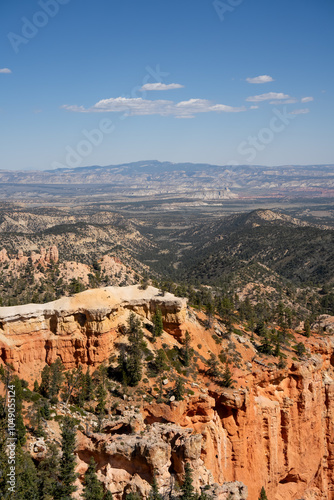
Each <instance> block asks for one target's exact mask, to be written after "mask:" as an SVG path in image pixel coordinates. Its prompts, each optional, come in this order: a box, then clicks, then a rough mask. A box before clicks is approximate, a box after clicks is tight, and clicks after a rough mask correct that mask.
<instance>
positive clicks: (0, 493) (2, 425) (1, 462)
mask: <svg viewBox="0 0 334 500" xmlns="http://www.w3.org/2000/svg"><path fill="white" fill-rule="evenodd" d="M6 430H7V418H5V413H4V408H3V407H2V405H1V415H0V498H6V496H5V495H6V493H8V484H7V477H8V476H7V474H8V472H9V464H8V456H7V454H6V446H7V434H6Z"/></svg>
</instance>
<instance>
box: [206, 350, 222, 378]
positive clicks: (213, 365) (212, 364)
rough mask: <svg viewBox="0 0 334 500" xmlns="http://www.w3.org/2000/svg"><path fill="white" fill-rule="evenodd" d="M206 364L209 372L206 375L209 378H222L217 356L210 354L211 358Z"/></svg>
mask: <svg viewBox="0 0 334 500" xmlns="http://www.w3.org/2000/svg"><path fill="white" fill-rule="evenodd" d="M206 364H207V366H208V370H207V371H206V373H207V374H208V375H209V377H220V376H221V372H220V370H219V361H218V359H217V356H215V355H214V354H213V352H211V353H210V358H209V359H208V360H207V361H206Z"/></svg>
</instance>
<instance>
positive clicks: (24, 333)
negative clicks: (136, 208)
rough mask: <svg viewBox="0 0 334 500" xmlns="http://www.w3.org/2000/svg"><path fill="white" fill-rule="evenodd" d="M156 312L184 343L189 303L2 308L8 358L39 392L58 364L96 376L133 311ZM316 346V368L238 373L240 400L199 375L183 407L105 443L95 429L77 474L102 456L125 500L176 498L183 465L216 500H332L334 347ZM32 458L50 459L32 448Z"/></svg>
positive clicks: (116, 428) (161, 409)
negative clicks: (154, 494)
mask: <svg viewBox="0 0 334 500" xmlns="http://www.w3.org/2000/svg"><path fill="white" fill-rule="evenodd" d="M157 307H159V308H160V309H161V311H162V314H163V319H164V325H165V328H166V329H167V328H168V329H169V331H170V333H171V334H172V335H173V336H176V337H177V336H178V332H179V331H181V330H182V325H183V323H184V321H185V320H186V319H187V304H186V300H185V299H179V298H176V297H174V296H173V295H171V294H165V295H164V296H161V295H160V294H159V291H158V290H157V289H155V288H152V287H148V289H147V290H141V289H140V288H139V287H138V286H130V287H121V288H116V287H107V288H103V289H98V290H90V291H86V292H83V293H81V294H78V295H76V296H74V297H70V298H63V299H61V300H58V301H55V302H52V303H49V304H44V305H32V304H30V305H26V306H18V307H9V308H0V354H1V358H2V359H3V360H4V361H6V362H10V363H12V364H13V366H14V368H15V369H16V370H17V371H18V372H19V373H20V375H21V376H24V374H25V373H27V374H28V373H29V374H32V376H33V378H32V381H33V380H34V379H35V378H36V375H37V373H38V370H39V369H42V368H43V366H44V364H45V362H46V361H47V362H52V361H54V360H55V359H56V358H57V357H60V358H61V359H62V361H63V363H64V365H65V367H66V368H72V367H74V366H76V365H77V364H78V363H79V362H80V363H82V364H90V365H98V364H99V363H101V362H102V361H104V360H105V359H107V358H108V357H109V355H110V354H111V353H113V352H114V350H115V349H114V343H115V340H116V339H117V335H118V334H119V327H120V325H121V324H124V323H125V322H126V320H127V318H128V315H129V311H135V312H136V313H137V314H139V315H140V316H141V318H142V320H143V321H144V322H145V321H147V322H149V321H151V319H152V315H153V314H154V312H155V310H156V308H157ZM190 320H191V321H190ZM190 320H189V321H188V326H189V328H193V330H192V332H191V333H192V335H193V336H196V335H197V337H196V340H195V344H197V342H198V341H199V340H200V339H201V340H200V342H201V343H202V342H203V351H204V345H205V343H206V342H209V340H210V341H211V342H212V343H213V344H210V349H214V346H215V343H214V341H213V340H212V335H211V333H212V332H207V333H206V331H205V329H204V328H203V329H202V330H200V328H199V326H198V325H196V323H195V320H194V319H191V318H190ZM175 332H176V335H175ZM205 335H207V338H205ZM170 338H171V337H170ZM307 342H308V349H309V352H310V355H309V357H305V358H304V359H303V361H302V362H297V361H294V360H290V361H289V360H288V363H287V367H286V368H284V369H282V370H278V369H277V368H276V367H275V366H268V363H267V362H264V361H265V359H264V358H262V361H261V360H259V359H258V358H257V357H256V358H255V357H254V362H252V363H249V362H248V363H246V364H245V366H247V369H244V371H243V372H242V371H241V370H240V371H239V372H240V373H239V376H238V377H237V374H236V373H237V372H236V371H235V372H234V376H235V377H237V378H238V381H237V383H235V388H233V389H227V388H220V387H219V386H217V385H215V384H211V383H209V386H208V387H207V384H205V383H204V381H203V380H204V379H201V378H200V377H201V375H200V374H199V376H198V380H197V381H196V384H194V386H193V389H194V391H192V395H191V396H190V395H189V396H187V397H186V398H185V399H184V400H183V401H180V402H175V401H174V402H170V404H158V403H157V402H154V401H152V402H151V404H149V403H148V402H144V401H143V402H142V407H141V408H138V409H137V411H134V413H133V414H132V413H131V414H130V413H129V414H128V413H126V412H124V411H123V413H122V415H119V416H118V417H119V418H117V419H115V420H112V418H110V420H108V419H106V421H105V422H104V424H103V426H104V430H105V434H97V433H96V432H95V429H94V428H93V429H91V430H90V432H89V433H86V435H84V434H81V435H80V440H79V442H78V451H77V455H78V460H79V464H78V472H80V474H81V475H82V474H84V472H85V470H86V468H87V466H88V463H89V459H90V456H94V459H95V461H96V463H97V464H98V475H99V478H100V479H101V480H102V481H103V482H104V483H105V484H106V485H107V487H108V488H109V489H110V490H111V491H112V492H113V493H114V494H115V498H116V500H122V499H123V498H124V497H125V494H126V493H130V492H138V493H140V494H141V495H142V497H143V498H147V495H148V492H149V489H150V486H149V484H150V482H151V481H152V478H153V474H155V475H156V476H157V480H158V484H159V486H160V488H161V491H162V492H168V491H169V490H170V488H171V487H172V486H173V481H175V480H177V481H179V482H182V480H183V474H184V463H185V462H189V463H190V465H191V467H192V469H193V476H194V485H195V486H196V488H198V489H199V488H203V487H204V486H205V485H209V487H210V490H208V492H209V493H210V492H211V494H212V496H213V497H214V498H215V499H216V498H217V499H218V500H225V499H228V498H233V499H235V500H237V499H239V500H244V499H245V498H247V489H246V487H245V486H244V485H247V488H248V491H249V499H250V500H253V499H254V500H256V499H257V498H258V496H259V492H260V489H261V487H262V486H264V487H265V489H266V492H267V495H268V498H271V499H275V500H290V499H291V500H298V499H301V498H303V499H305V500H311V499H312V500H315V499H317V500H334V428H333V420H334V370H333V365H334V338H333V337H331V336H327V337H320V336H313V337H312V338H310V339H308V340H307ZM246 343H247V342H246ZM207 345H209V344H207ZM244 345H245V342H236V348H238V349H240V350H241V349H244V351H240V352H244V353H246V352H247V351H251V349H252V346H251V345H248V344H247V345H248V349H246V348H245V346H244ZM205 354H206V356H207V357H208V351H206V353H205ZM245 355H246V354H245ZM248 359H250V358H248ZM249 365H250V366H249ZM205 381H207V379H205ZM167 385H168V380H167ZM34 446H35V445H34ZM34 452H36V453H37V454H38V453H42V450H41V449H39V447H38V446H35V448H34ZM231 495H232V497H231Z"/></svg>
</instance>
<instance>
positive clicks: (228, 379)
mask: <svg viewBox="0 0 334 500" xmlns="http://www.w3.org/2000/svg"><path fill="white" fill-rule="evenodd" d="M232 384H233V380H232V372H231V370H230V367H229V366H228V364H227V363H226V365H225V370H224V372H223V376H222V379H221V385H222V386H223V387H231V386H232Z"/></svg>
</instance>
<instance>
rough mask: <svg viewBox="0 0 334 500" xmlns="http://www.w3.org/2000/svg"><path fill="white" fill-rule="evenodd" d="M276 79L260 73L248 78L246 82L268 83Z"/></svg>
mask: <svg viewBox="0 0 334 500" xmlns="http://www.w3.org/2000/svg"><path fill="white" fill-rule="evenodd" d="M274 81H275V80H274V79H273V78H272V77H271V76H269V75H259V76H255V77H254V78H246V82H248V83H268V82H274Z"/></svg>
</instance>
